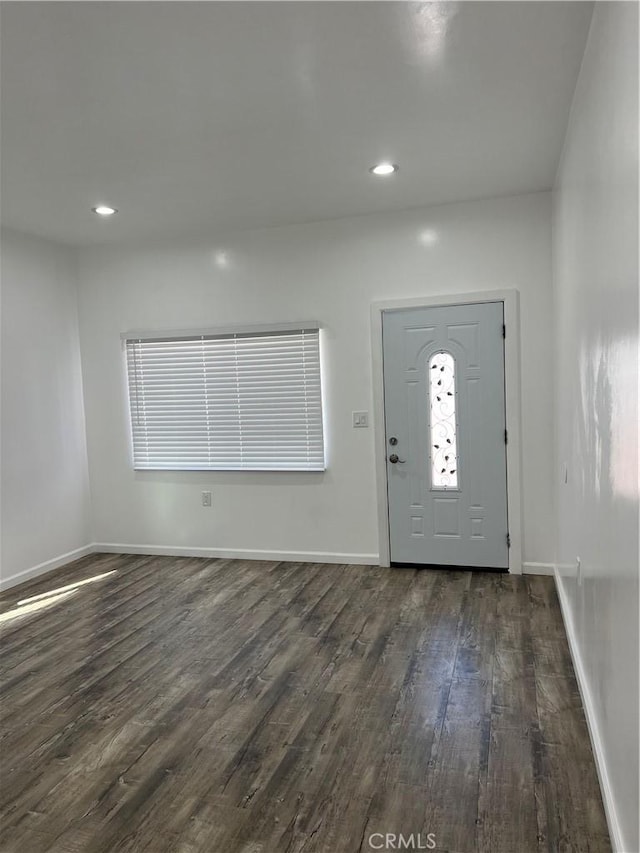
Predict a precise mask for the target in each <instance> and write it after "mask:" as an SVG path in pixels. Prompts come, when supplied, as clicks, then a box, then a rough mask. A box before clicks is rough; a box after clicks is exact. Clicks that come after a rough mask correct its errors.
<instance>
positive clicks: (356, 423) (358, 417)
mask: <svg viewBox="0 0 640 853" xmlns="http://www.w3.org/2000/svg"><path fill="white" fill-rule="evenodd" d="M352 414H353V428H354V429H366V428H367V427H368V426H369V412H353V413H352Z"/></svg>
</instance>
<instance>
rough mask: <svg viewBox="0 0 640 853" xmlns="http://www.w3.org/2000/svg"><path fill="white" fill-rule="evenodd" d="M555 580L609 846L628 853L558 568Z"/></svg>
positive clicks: (587, 682) (614, 849)
mask: <svg viewBox="0 0 640 853" xmlns="http://www.w3.org/2000/svg"><path fill="white" fill-rule="evenodd" d="M554 577H555V581H556V589H557V591H558V599H559V601H560V609H561V610H562V618H563V620H564V627H565V631H566V633H567V639H568V640H569V651H570V652H571V660H572V661H573V669H574V671H575V674H576V680H577V682H578V688H579V690H580V696H581V698H582V706H583V708H584V715H585V717H586V720H587V728H588V729H589V737H590V738H591V748H592V750H593V755H594V758H595V761H596V770H597V772H598V780H599V782H600V790H601V791H602V801H603V804H604V811H605V815H606V818H607V826H608V827H609V835H610V837H611V846H612V848H613V853H631V851H630V849H629V848H628V847H626V846H625V843H624V840H623V837H622V830H621V827H620V821H619V820H618V813H617V810H616V804H615V800H614V797H613V790H612V788H611V782H610V781H609V773H608V771H607V764H606V760H605V754H604V745H603V743H602V737H601V736H600V731H599V730H598V720H597V717H596V713H595V708H594V704H593V698H592V696H591V689H590V687H589V680H588V678H587V672H586V670H585V667H584V664H583V662H582V655H581V653H580V647H579V645H578V638H577V635H576V632H575V628H574V625H573V617H572V615H571V609H570V607H569V599H568V598H567V593H566V592H565V589H564V581H563V580H562V576H561V575H560V573H559V572H558V569H557V568H556V569H555V571H554Z"/></svg>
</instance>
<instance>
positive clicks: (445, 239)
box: [79, 193, 553, 562]
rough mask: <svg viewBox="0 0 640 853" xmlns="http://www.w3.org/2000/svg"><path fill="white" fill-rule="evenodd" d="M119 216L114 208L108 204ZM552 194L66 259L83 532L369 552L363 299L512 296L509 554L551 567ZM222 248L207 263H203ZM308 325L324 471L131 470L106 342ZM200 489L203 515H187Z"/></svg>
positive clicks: (182, 542)
mask: <svg viewBox="0 0 640 853" xmlns="http://www.w3.org/2000/svg"><path fill="white" fill-rule="evenodd" d="M121 215H125V213H124V212H123V213H122V214H121ZM550 240H551V199H550V195H549V194H548V193H541V194H534V195H529V196H520V197H513V198H506V199H494V200H489V201H482V202H473V203H465V204H455V205H448V206H441V207H434V208H431V209H423V210H416V211H409V212H405V213H400V214H398V213H396V214H391V215H375V216H368V217H358V218H353V219H342V220H334V221H331V222H324V223H315V224H310V225H299V226H295V227H285V228H274V229H265V230H260V231H253V232H244V233H242V234H236V235H234V236H232V237H228V238H227V239H222V238H217V237H215V236H212V238H211V239H210V240H207V241H202V242H200V243H199V244H197V245H186V244H169V245H158V246H153V247H147V248H141V247H138V248H122V247H119V248H118V249H105V248H100V249H99V248H95V249H92V250H85V251H83V252H81V254H80V258H79V280H80V317H81V324H80V326H81V338H82V353H83V370H84V376H85V405H86V414H87V428H88V446H89V464H90V475H91V488H92V500H93V533H94V539H95V541H97V542H102V543H115V544H125V545H132V544H133V545H149V544H151V545H154V546H168V547H193V546H196V547H201V548H221V549H229V550H233V551H238V552H243V551H244V552H246V551H247V550H249V551H250V550H254V551H260V552H263V551H275V552H294V553H301V552H313V553H320V554H324V553H331V554H334V555H336V554H337V555H345V556H344V559H345V560H346V559H353V560H355V559H358V558H360V559H364V560H365V561H374V560H375V559H377V557H376V555H377V528H376V503H375V481H374V455H373V453H374V452H373V436H372V431H371V430H362V429H358V430H354V429H352V427H351V412H352V410H371V405H372V390H371V351H370V342H369V338H370V334H369V322H370V321H369V306H370V303H371V302H372V301H375V300H381V299H385V298H389V297H412V296H420V295H425V294H438V293H442V294H447V293H456V292H464V291H472V290H473V291H482V290H496V289H500V288H518V289H519V290H520V293H521V313H522V318H523V320H522V348H523V360H522V361H523V368H522V370H523V418H524V422H523V446H524V471H523V478H524V515H525V527H524V558H525V560H529V561H539V562H552V560H553V543H552V529H553V508H552V488H551V478H552V460H551V456H552V454H551V452H550V441H551V435H552V421H551V418H552V382H551V380H550V371H551V366H552V364H551V352H550V348H551V340H552V333H551V328H550V325H551V324H550V317H551V254H550ZM221 252H224V253H226V254H225V255H224V256H221V255H220V253H221ZM298 320H319V321H321V322H322V323H323V325H324V327H325V331H324V343H325V347H324V368H325V373H324V380H325V389H326V432H327V437H328V470H327V471H326V473H325V474H291V473H288V474H277V473H276V474H271V473H269V474H264V473H255V474H254V473H245V472H243V473H160V472H140V473H136V472H134V471H133V470H132V469H131V464H130V458H129V426H128V414H127V404H126V391H125V382H124V375H123V355H122V351H121V346H120V337H119V336H120V333H121V332H122V331H126V330H128V329H134V328H137V329H181V328H183V329H189V328H197V327H200V328H201V327H203V326H205V327H206V326H211V327H215V326H219V325H225V324H231V323H256V322H259V323H260V322H284V321H298ZM203 488H211V489H212V491H213V508H211V509H208V508H203V507H202V506H201V505H200V492H201V490H202V489H203Z"/></svg>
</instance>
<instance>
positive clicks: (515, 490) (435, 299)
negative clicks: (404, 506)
mask: <svg viewBox="0 0 640 853" xmlns="http://www.w3.org/2000/svg"><path fill="white" fill-rule="evenodd" d="M478 302H502V303H503V304H504V322H505V326H506V329H507V332H506V338H505V342H504V343H505V347H504V372H505V410H506V422H507V431H508V434H509V441H508V443H507V512H508V517H509V535H510V537H511V547H510V548H509V572H511V573H512V574H515V575H519V574H522V500H521V485H520V484H521V482H522V476H521V463H522V460H521V449H520V448H521V437H520V433H521V408H520V316H519V314H520V295H519V293H518V291H517V290H488V291H475V292H473V293H458V294H454V295H446V296H445V295H442V296H424V297H418V298H416V299H391V300H386V301H384V302H374V303H373V304H372V306H371V349H372V359H373V431H374V446H375V454H376V492H377V502H378V548H379V550H378V554H379V563H380V565H381V566H389V565H390V563H391V555H390V543H389V498H388V492H387V463H386V457H387V446H386V438H385V420H384V377H383V372H382V315H383V313H384V312H385V311H402V310H404V309H407V308H434V307H447V306H450V305H465V304H470V303H471V304H475V303H478Z"/></svg>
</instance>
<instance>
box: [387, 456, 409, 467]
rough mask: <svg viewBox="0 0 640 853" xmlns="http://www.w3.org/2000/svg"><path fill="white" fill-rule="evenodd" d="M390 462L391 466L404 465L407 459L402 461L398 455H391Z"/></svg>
mask: <svg viewBox="0 0 640 853" xmlns="http://www.w3.org/2000/svg"><path fill="white" fill-rule="evenodd" d="M389 462H391V464H392V465H397V464H398V462H399V463H400V464H401V465H404V463H405V462H406V459H400V458H399V457H398V454H397V453H392V454H391V456H390V457H389Z"/></svg>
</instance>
